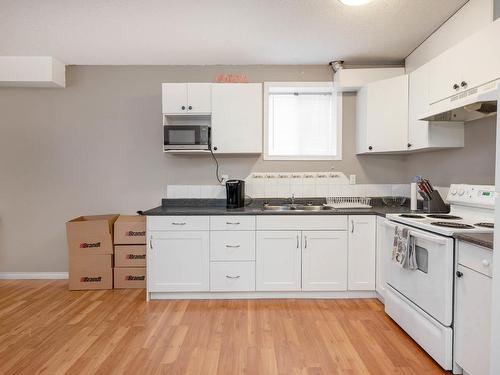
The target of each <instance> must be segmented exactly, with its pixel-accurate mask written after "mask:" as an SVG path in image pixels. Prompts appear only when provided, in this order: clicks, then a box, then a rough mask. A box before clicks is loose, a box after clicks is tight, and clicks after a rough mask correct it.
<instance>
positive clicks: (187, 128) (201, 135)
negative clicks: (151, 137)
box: [163, 125, 211, 151]
mask: <svg viewBox="0 0 500 375" xmlns="http://www.w3.org/2000/svg"><path fill="white" fill-rule="evenodd" d="M210 138H211V137H210V126H208V125H164V126H163V150H164V151H169V150H210Z"/></svg>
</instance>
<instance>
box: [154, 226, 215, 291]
mask: <svg viewBox="0 0 500 375" xmlns="http://www.w3.org/2000/svg"><path fill="white" fill-rule="evenodd" d="M148 239H149V243H148V247H147V250H148V252H147V257H146V259H147V272H148V292H204V291H208V290H209V261H210V259H209V254H210V251H209V243H210V241H209V232H208V231H164V232H160V231H158V232H151V231H150V232H148Z"/></svg>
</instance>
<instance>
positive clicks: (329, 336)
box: [0, 280, 447, 375]
mask: <svg viewBox="0 0 500 375" xmlns="http://www.w3.org/2000/svg"><path fill="white" fill-rule="evenodd" d="M121 373H125V374H203V375H209V374H223V375H233V374H258V375H268V374H307V375H322V374H324V375H334V374H349V375H357V374H402V375H422V374H447V372H445V371H443V370H441V369H440V368H439V366H438V365H437V364H436V363H435V362H434V361H433V360H432V359H431V358H430V357H429V356H428V355H427V354H426V353H425V352H424V351H423V350H422V349H420V348H419V347H418V345H417V344H415V342H413V341H412V339H411V338H410V337H409V336H407V335H406V334H405V333H404V332H403V331H402V330H401V329H400V328H399V327H398V326H397V325H396V324H395V323H394V322H393V321H392V320H391V319H390V318H389V317H388V316H387V315H385V314H384V311H383V305H382V304H381V303H380V302H378V301H377V300H373V299H367V300H360V299H357V300H211V301H210V300H208V301H207V300H205V301H200V300H191V301H152V302H149V303H147V302H146V301H145V291H144V290H106V291H87V292H84V291H82V292H70V291H68V290H67V283H66V281H64V280H55V281H53V280H36V281H34V280H29V281H7V280H4V281H0V374H2V375H3V374H29V375H32V374H121Z"/></svg>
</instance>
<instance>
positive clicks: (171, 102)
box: [162, 83, 212, 115]
mask: <svg viewBox="0 0 500 375" xmlns="http://www.w3.org/2000/svg"><path fill="white" fill-rule="evenodd" d="M162 110H163V113H164V114H170V115H176V114H179V115H181V114H182V115H197V114H198V115H207V114H210V113H211V112H212V84H211V83H162Z"/></svg>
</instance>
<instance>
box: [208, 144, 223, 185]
mask: <svg viewBox="0 0 500 375" xmlns="http://www.w3.org/2000/svg"><path fill="white" fill-rule="evenodd" d="M210 153H211V154H212V157H213V158H214V161H215V178H217V181H219V184H222V183H223V182H224V179H223V178H221V177H219V161H218V160H217V158H216V157H215V154H214V151H213V150H212V147H210Z"/></svg>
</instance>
